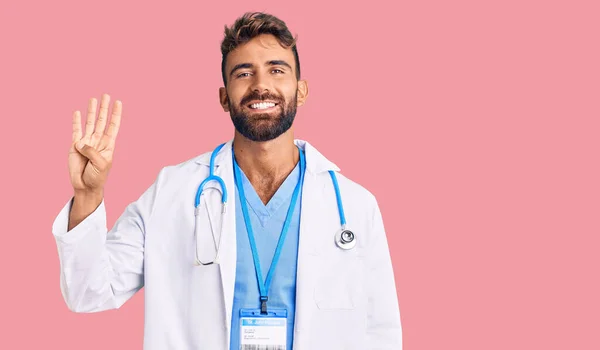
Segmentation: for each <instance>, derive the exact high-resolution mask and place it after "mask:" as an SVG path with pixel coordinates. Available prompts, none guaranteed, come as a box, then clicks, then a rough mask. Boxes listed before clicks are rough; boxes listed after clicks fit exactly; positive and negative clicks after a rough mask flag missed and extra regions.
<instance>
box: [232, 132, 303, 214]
mask: <svg viewBox="0 0 600 350" xmlns="http://www.w3.org/2000/svg"><path fill="white" fill-rule="evenodd" d="M233 152H234V155H235V160H236V162H237V163H238V165H239V167H240V169H242V171H243V172H244V174H246V177H248V180H250V183H251V184H252V186H253V187H254V189H255V190H256V191H257V193H258V194H259V196H260V197H261V199H262V200H263V202H264V203H265V204H266V203H267V202H268V201H269V199H270V198H271V197H272V196H273V194H275V192H276V191H277V189H278V188H279V186H280V185H281V184H282V183H283V181H284V180H285V179H286V178H287V176H288V175H289V174H290V173H291V172H292V170H294V167H295V166H296V164H297V163H298V161H299V160H300V153H299V151H298V148H297V147H296V145H295V144H294V135H293V133H292V129H291V128H290V130H288V131H287V132H285V133H284V134H282V135H280V136H279V137H277V138H276V139H273V140H270V141H264V142H256V141H252V140H249V139H247V138H246V137H244V136H242V135H241V134H239V133H238V132H237V131H236V133H235V136H234V138H233Z"/></svg>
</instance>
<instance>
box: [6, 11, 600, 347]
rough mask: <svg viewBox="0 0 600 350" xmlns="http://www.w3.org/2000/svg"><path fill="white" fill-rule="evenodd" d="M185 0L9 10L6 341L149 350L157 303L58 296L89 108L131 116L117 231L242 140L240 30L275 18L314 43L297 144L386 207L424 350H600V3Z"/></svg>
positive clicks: (118, 185) (402, 289)
mask: <svg viewBox="0 0 600 350" xmlns="http://www.w3.org/2000/svg"><path fill="white" fill-rule="evenodd" d="M170 3H171V4H170V5H165V4H163V5H155V4H150V3H149V2H143V3H142V2H139V3H135V4H134V3H133V2H130V3H127V4H126V3H124V2H117V1H112V0H111V1H97V2H94V3H91V2H90V3H87V4H84V3H83V2H81V1H35V2H34V1H3V2H2V4H1V5H0V44H1V47H0V52H1V53H0V61H1V64H0V89H1V90H0V100H1V102H2V103H1V104H0V106H1V108H2V115H3V118H2V120H3V128H2V131H3V132H2V137H0V142H1V147H0V150H1V152H2V158H1V161H2V168H3V169H4V170H3V171H2V181H0V190H1V193H2V195H1V196H0V197H1V198H0V201H1V208H0V209H1V213H2V215H1V216H2V225H3V227H2V235H3V237H4V238H3V240H2V245H1V247H2V248H1V249H2V250H1V252H2V253H1V254H0V259H1V260H0V263H1V264H0V266H1V267H0V268H1V269H2V271H1V276H2V288H0V293H1V295H0V302H1V303H2V305H1V310H2V312H1V313H0V314H1V315H2V316H0V317H2V332H1V333H2V336H1V337H0V348H2V349H42V348H60V349H65V350H66V349H107V348H109V349H141V346H142V335H143V294H144V293H143V290H142V291H141V292H140V293H138V294H137V295H136V296H135V297H133V299H131V300H130V301H128V302H127V303H126V304H125V305H124V306H123V307H122V308H121V309H120V310H117V311H108V312H103V313H98V314H74V313H72V312H70V311H69V310H68V309H67V307H66V305H65V303H64V302H63V299H62V296H61V293H60V288H59V262H58V255H57V252H56V246H55V243H54V240H53V237H52V234H51V225H52V222H53V220H54V217H55V216H56V215H57V214H58V211H59V210H60V208H61V207H62V206H63V205H64V204H65V202H66V201H67V200H68V199H69V198H70V196H71V193H72V189H71V186H70V182H69V177H68V171H67V149H68V146H69V143H70V141H71V115H72V112H73V111H74V110H76V109H79V110H82V111H85V108H86V106H87V100H88V98H90V97H96V98H100V95H101V94H102V93H103V92H107V93H109V94H110V95H111V96H112V101H111V102H113V101H114V100H115V99H120V100H122V101H123V104H124V116H123V120H122V127H121V131H120V134H119V139H118V140H117V149H116V153H115V160H114V165H113V169H112V171H111V176H110V177H109V180H108V184H107V188H106V203H107V210H108V221H109V225H110V226H111V227H112V224H113V223H114V221H115V220H116V218H117V217H118V216H119V215H120V214H121V213H122V211H123V210H124V208H125V206H126V205H127V204H128V203H130V202H131V201H133V200H135V199H136V198H137V197H138V196H139V195H140V194H141V193H142V192H143V191H144V190H145V189H146V188H147V187H148V186H149V185H150V184H151V183H152V181H153V180H154V179H155V177H156V175H157V173H158V171H159V170H160V168H161V167H163V166H166V165H169V164H176V163H179V162H182V161H184V160H186V159H189V158H191V157H194V156H196V155H198V154H200V153H203V152H206V151H209V150H212V148H213V147H214V146H215V145H216V144H217V143H219V142H222V141H224V140H227V139H229V138H230V137H231V136H232V130H233V127H232V125H231V121H230V120H229V115H228V114H226V113H224V112H223V111H222V110H221V109H220V106H219V104H218V87H219V86H221V73H220V58H221V56H220V52H219V44H220V41H221V39H222V35H223V26H224V25H225V24H231V23H233V21H234V20H235V19H236V18H237V17H238V16H239V15H241V14H242V13H243V12H245V11H249V10H264V11H268V12H271V13H273V14H275V15H277V16H279V17H280V18H282V19H283V20H284V21H286V22H287V24H288V25H289V27H290V29H291V31H292V32H293V33H294V34H297V35H298V40H299V41H298V49H299V54H300V59H301V64H302V72H303V77H304V78H306V79H307V80H308V81H309V84H310V85H309V87H310V96H309V99H308V101H307V104H306V105H305V106H304V107H301V108H300V109H299V113H298V116H297V120H296V131H297V137H299V138H303V139H307V140H309V141H310V142H311V143H313V144H314V145H315V146H316V147H318V148H319V149H320V150H321V151H322V152H323V153H324V154H325V155H326V156H327V157H329V158H330V159H332V160H333V161H334V162H336V163H337V164H338V165H339V166H340V167H341V168H342V171H343V173H344V174H345V175H347V176H349V177H350V178H351V179H354V180H355V181H357V182H359V183H361V184H362V185H363V186H365V187H366V188H368V189H369V190H371V191H372V192H373V193H374V194H375V195H376V196H377V198H378V200H379V202H380V205H381V208H382V211H383V215H384V220H385V224H386V228H387V232H388V235H389V242H390V245H391V249H392V258H393V263H394V266H395V272H396V279H397V287H398V298H399V301H400V306H401V314H402V323H403V328H404V346H405V349H410V350H417V349H419V350H425V349H460V350H468V349H546V350H547V349H600V335H599V334H600V333H599V329H600V316H599V315H600V301H599V300H600V283H599V273H598V269H599V266H600V255H599V254H598V247H599V243H600V239H599V234H600V215H599V210H600V199H599V198H600V167H599V163H598V156H599V155H600V154H599V146H600V139H599V138H598V131H599V127H600V99H599V93H600V83H599V82H600V69H599V64H598V62H600V52H599V47H600V46H599V42H600V25H599V21H598V14H599V13H600V11H599V10H600V8H599V7H598V2H597V1H587V2H584V1H562V2H558V1H495V2H494V3H492V2H490V1H436V2H433V1H413V2H406V1H404V2H397V1H395V2H393V1H389V2H388V1H385V2H384V1H368V2H355V3H354V4H352V3H351V2H348V1H347V2H343V3H341V2H340V5H339V6H334V5H328V3H327V2H325V1H318V2H316V1H314V2H300V1H296V2H289V3H288V4H285V5H284V4H283V2H281V1H278V2H276V1H272V2H267V1H262V2H253V3H254V4H256V5H252V6H248V5H247V4H248V2H247V1H217V2H216V4H215V5H200V4H199V3H200V2H198V1H187V2H182V1H177V2H176V1H172V2H170ZM84 115H85V114H84Z"/></svg>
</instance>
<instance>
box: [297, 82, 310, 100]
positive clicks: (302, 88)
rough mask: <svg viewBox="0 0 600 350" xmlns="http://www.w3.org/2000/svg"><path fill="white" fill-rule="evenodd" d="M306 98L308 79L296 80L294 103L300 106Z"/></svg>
mask: <svg viewBox="0 0 600 350" xmlns="http://www.w3.org/2000/svg"><path fill="white" fill-rule="evenodd" d="M307 98H308V81H306V80H298V98H297V99H296V103H297V105H298V106H302V105H303V104H304V102H306V99H307Z"/></svg>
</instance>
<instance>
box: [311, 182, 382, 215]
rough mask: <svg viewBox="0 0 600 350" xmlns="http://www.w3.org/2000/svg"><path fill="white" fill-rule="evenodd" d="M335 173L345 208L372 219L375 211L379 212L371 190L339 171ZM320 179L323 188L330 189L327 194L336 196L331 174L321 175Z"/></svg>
mask: <svg viewBox="0 0 600 350" xmlns="http://www.w3.org/2000/svg"><path fill="white" fill-rule="evenodd" d="M333 173H334V175H335V178H336V179H337V182H338V185H339V188H340V196H341V197H342V200H343V203H344V208H346V207H347V208H348V209H347V210H350V211H352V212H354V213H356V214H358V215H361V216H362V215H365V216H367V217H372V215H373V214H374V213H375V211H378V210H379V205H378V203H377V198H376V197H375V195H374V194H373V193H372V192H371V191H370V190H369V189H367V188H366V187H365V186H363V185H361V184H359V183H358V182H356V181H354V180H353V179H351V178H349V177H348V176H346V175H344V174H343V173H341V172H339V171H334V172H333ZM319 177H320V181H321V182H322V183H323V186H324V187H325V188H327V187H329V188H330V190H329V191H327V192H329V193H330V194H333V195H335V192H334V191H335V189H334V186H333V179H332V177H331V175H330V173H329V172H324V173H321V174H319Z"/></svg>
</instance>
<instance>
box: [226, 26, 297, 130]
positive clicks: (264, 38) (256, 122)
mask: <svg viewBox="0 0 600 350" xmlns="http://www.w3.org/2000/svg"><path fill="white" fill-rule="evenodd" d="M295 65H296V64H295V60H294V54H293V53H292V50H291V49H285V48H283V47H282V46H281V45H280V44H279V42H278V41H277V39H276V38H275V37H274V36H273V35H270V34H263V35H259V36H257V37H255V38H253V39H252V40H250V41H248V42H247V43H245V44H243V45H240V46H238V47H237V48H236V49H235V50H233V51H232V52H230V53H229V55H228V56H227V62H226V67H225V74H226V79H227V88H221V89H220V91H219V93H220V99H221V105H222V106H223V109H224V110H225V111H226V112H227V111H229V113H230V115H231V120H232V121H233V125H234V126H235V128H236V130H237V131H238V132H239V133H240V134H242V135H243V136H244V137H246V138H248V139H250V140H252V141H269V140H272V139H274V138H276V137H278V136H279V135H281V134H283V133H284V132H286V131H288V130H289V129H290V127H291V126H292V123H293V121H294V117H295V116H296V107H297V106H300V105H302V104H303V103H304V100H305V99H306V96H307V86H306V82H305V81H298V80H297V79H296V67H295Z"/></svg>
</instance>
